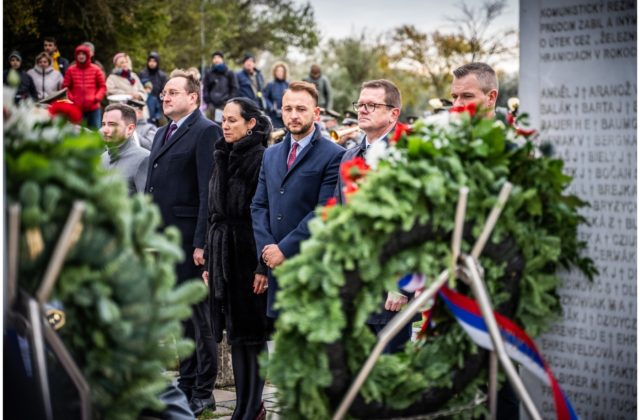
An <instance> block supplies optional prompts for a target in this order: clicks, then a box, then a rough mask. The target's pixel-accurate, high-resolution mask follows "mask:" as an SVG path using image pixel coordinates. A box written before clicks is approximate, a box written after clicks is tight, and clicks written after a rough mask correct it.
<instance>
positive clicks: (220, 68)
mask: <svg viewBox="0 0 640 420" xmlns="http://www.w3.org/2000/svg"><path fill="white" fill-rule="evenodd" d="M202 86H203V98H204V102H205V104H206V106H207V111H206V112H207V117H208V118H209V119H210V120H212V121H215V122H217V123H221V122H222V109H223V108H224V106H225V104H226V103H227V101H228V100H229V99H231V98H234V97H235V96H237V94H238V79H237V78H236V75H235V73H234V72H233V71H231V70H230V69H229V68H228V67H227V65H226V64H225V62H224V54H223V53H222V51H215V52H214V53H213V54H211V67H209V69H208V70H207V71H206V72H205V74H204V79H203V81H202Z"/></svg>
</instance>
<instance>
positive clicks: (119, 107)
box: [104, 103, 137, 125]
mask: <svg viewBox="0 0 640 420" xmlns="http://www.w3.org/2000/svg"><path fill="white" fill-rule="evenodd" d="M109 111H120V113H121V114H122V119H123V120H124V122H125V123H127V125H129V124H135V123H136V120H137V118H136V110H135V109H133V107H131V106H129V105H125V104H122V103H116V104H111V105H107V107H106V108H105V109H104V113H105V114H106V113H107V112H109Z"/></svg>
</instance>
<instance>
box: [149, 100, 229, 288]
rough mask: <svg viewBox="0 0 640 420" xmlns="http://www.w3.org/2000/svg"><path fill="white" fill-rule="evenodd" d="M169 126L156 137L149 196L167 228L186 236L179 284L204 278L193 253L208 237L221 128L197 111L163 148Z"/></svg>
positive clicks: (184, 237)
mask: <svg viewBox="0 0 640 420" xmlns="http://www.w3.org/2000/svg"><path fill="white" fill-rule="evenodd" d="M168 128H169V124H167V125H165V126H164V127H162V128H160V129H159V130H158V132H157V133H156V136H155V139H154V141H153V146H152V147H151V154H150V156H149V169H148V174H147V183H146V186H145V192H147V193H149V194H151V195H152V196H153V201H154V202H155V203H156V204H157V205H158V207H159V208H160V213H161V214H162V219H163V221H164V223H165V225H174V226H176V227H177V228H178V229H179V230H180V233H181V234H182V248H183V250H184V252H185V260H184V262H183V263H182V264H180V265H179V266H178V281H182V280H186V279H189V278H192V277H198V276H199V272H198V269H197V268H196V266H195V265H194V264H193V260H192V258H191V255H192V254H193V249H194V248H204V245H205V240H206V233H207V197H208V194H209V178H210V177H211V170H212V168H213V145H214V143H215V141H216V139H218V138H220V137H221V136H222V130H221V129H220V127H219V126H218V125H217V124H215V123H214V122H212V121H211V120H208V119H207V118H205V117H204V116H203V115H202V113H201V112H200V110H198V109H196V110H195V111H194V112H192V113H191V115H190V116H189V117H188V118H187V119H186V120H185V121H184V123H183V124H182V125H181V126H180V128H178V129H177V130H176V131H175V132H174V133H173V135H172V136H171V138H170V139H169V140H168V141H167V143H166V144H164V145H163V141H164V136H165V133H166V132H167V130H168Z"/></svg>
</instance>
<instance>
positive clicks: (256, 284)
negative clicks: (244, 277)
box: [253, 274, 269, 295]
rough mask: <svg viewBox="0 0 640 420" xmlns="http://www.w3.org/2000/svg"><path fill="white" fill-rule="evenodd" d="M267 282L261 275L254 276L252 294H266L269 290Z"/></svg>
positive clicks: (265, 277)
mask: <svg viewBox="0 0 640 420" xmlns="http://www.w3.org/2000/svg"><path fill="white" fill-rule="evenodd" d="M268 283H269V281H268V280H267V276H265V275H262V274H256V275H254V276H253V293H255V294H256V295H261V294H262V293H264V292H266V291H267V289H268V288H269V284H268Z"/></svg>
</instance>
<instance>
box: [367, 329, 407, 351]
mask: <svg viewBox="0 0 640 420" xmlns="http://www.w3.org/2000/svg"><path fill="white" fill-rule="evenodd" d="M367 325H368V326H369V329H371V331H372V332H373V333H374V334H375V335H376V336H377V335H378V334H379V333H380V331H382V329H383V328H384V327H386V326H387V324H367ZM409 340H411V322H408V323H407V325H405V326H404V327H403V328H402V329H401V330H400V331H399V332H398V334H397V335H396V336H395V337H393V339H391V341H390V342H389V344H387V346H386V347H385V348H384V351H383V353H386V354H393V353H398V352H399V351H401V350H402V349H403V348H404V345H405V343H407V342H408V341H409Z"/></svg>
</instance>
